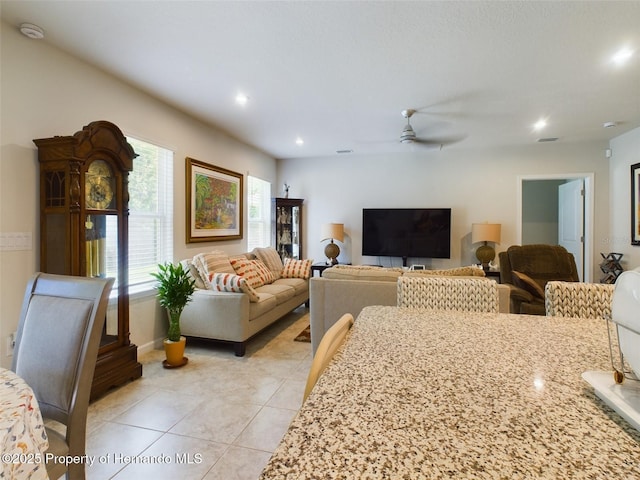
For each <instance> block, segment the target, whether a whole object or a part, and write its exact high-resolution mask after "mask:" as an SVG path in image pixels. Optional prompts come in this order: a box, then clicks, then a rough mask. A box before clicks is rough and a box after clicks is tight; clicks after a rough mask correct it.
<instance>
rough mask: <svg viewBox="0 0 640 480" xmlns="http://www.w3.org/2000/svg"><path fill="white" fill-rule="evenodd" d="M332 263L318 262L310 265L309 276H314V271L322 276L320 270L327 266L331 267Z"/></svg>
mask: <svg viewBox="0 0 640 480" xmlns="http://www.w3.org/2000/svg"><path fill="white" fill-rule="evenodd" d="M332 266H333V265H327V264H326V263H325V262H318V263H314V264H313V265H311V276H312V277H314V276H315V274H316V273H315V272H318V274H319V276H322V272H324V271H325V270H326V269H327V268H329V267H332Z"/></svg>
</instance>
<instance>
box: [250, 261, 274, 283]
mask: <svg viewBox="0 0 640 480" xmlns="http://www.w3.org/2000/svg"><path fill="white" fill-rule="evenodd" d="M250 262H251V263H252V264H253V266H254V268H255V269H256V272H258V276H259V277H260V278H261V279H262V284H263V285H267V284H269V283H272V282H273V281H274V280H275V276H274V275H273V272H272V271H271V270H269V269H268V268H267V266H266V265H265V264H264V262H263V261H262V260H250Z"/></svg>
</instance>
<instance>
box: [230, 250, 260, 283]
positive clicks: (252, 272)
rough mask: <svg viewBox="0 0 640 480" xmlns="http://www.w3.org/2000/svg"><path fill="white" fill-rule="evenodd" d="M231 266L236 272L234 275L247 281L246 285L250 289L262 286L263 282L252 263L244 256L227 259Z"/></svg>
mask: <svg viewBox="0 0 640 480" xmlns="http://www.w3.org/2000/svg"><path fill="white" fill-rule="evenodd" d="M229 261H230V263H231V266H232V267H233V269H234V270H235V272H236V275H240V276H241V277H244V278H245V279H246V280H247V283H248V284H249V285H250V286H251V288H258V287H261V286H262V285H264V281H262V278H261V277H260V275H259V274H258V271H257V270H256V267H255V266H254V264H253V262H252V261H251V260H249V259H248V258H247V257H245V256H237V257H231V258H230V259H229Z"/></svg>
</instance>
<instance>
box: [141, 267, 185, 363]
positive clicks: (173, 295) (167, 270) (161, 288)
mask: <svg viewBox="0 0 640 480" xmlns="http://www.w3.org/2000/svg"><path fill="white" fill-rule="evenodd" d="M151 275H152V276H153V277H154V278H155V279H156V280H157V281H158V284H157V285H156V290H157V297H158V300H159V302H160V306H161V307H163V308H165V309H166V310H167V314H168V316H169V329H168V331H167V339H166V340H165V352H166V353H167V360H166V362H167V365H166V366H172V367H177V366H182V365H184V364H185V363H186V358H185V357H184V346H185V343H186V339H185V338H184V337H182V336H181V335H180V315H181V314H182V310H184V307H185V306H186V305H187V303H189V301H191V297H192V296H193V292H194V291H195V283H196V282H195V280H194V279H193V278H191V276H190V275H189V272H188V271H186V270H185V269H184V268H182V264H180V263H178V264H177V265H174V264H173V263H170V262H167V263H165V264H159V265H158V272H155V273H152V274H151ZM173 344H175V345H173ZM169 348H171V350H173V349H176V348H177V349H178V350H179V351H178V352H176V353H174V354H173V356H171V358H170V353H169ZM180 350H181V352H180Z"/></svg>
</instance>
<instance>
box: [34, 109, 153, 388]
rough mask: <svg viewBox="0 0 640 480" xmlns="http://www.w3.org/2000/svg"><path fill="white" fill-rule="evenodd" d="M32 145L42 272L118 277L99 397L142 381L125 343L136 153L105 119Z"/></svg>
mask: <svg viewBox="0 0 640 480" xmlns="http://www.w3.org/2000/svg"><path fill="white" fill-rule="evenodd" d="M34 143H35V144H36V145H37V147H38V161H39V162H40V270H41V271H43V272H47V273H56V274H61V275H78V276H84V277H107V276H108V277H115V279H116V281H115V284H114V287H113V292H112V294H111V301H110V305H109V309H108V313H107V318H106V321H105V326H104V328H103V332H102V339H101V343H100V350H99V353H98V361H97V364H96V370H95V375H94V378H93V384H92V388H91V397H92V398H96V397H98V396H99V395H101V394H102V393H104V392H105V391H106V390H108V389H109V388H111V387H113V386H117V385H121V384H122V383H124V382H127V381H129V380H133V379H136V378H139V377H140V376H141V375H142V365H141V364H140V363H139V362H138V359H137V347H136V346H135V345H133V344H131V342H130V341H129V291H128V283H129V282H128V216H129V208H128V202H129V193H128V176H129V172H130V171H131V170H132V169H133V159H134V158H135V157H136V156H137V155H136V153H135V152H134V151H133V148H132V147H131V145H129V144H128V143H127V141H126V139H125V137H124V135H123V134H122V132H121V131H120V129H119V128H118V127H117V126H116V125H114V124H112V123H109V122H105V121H97V122H92V123H90V124H89V125H87V126H85V127H84V128H83V129H82V130H80V131H79V132H76V133H75V134H74V135H73V136H57V137H52V138H42V139H36V140H34Z"/></svg>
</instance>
